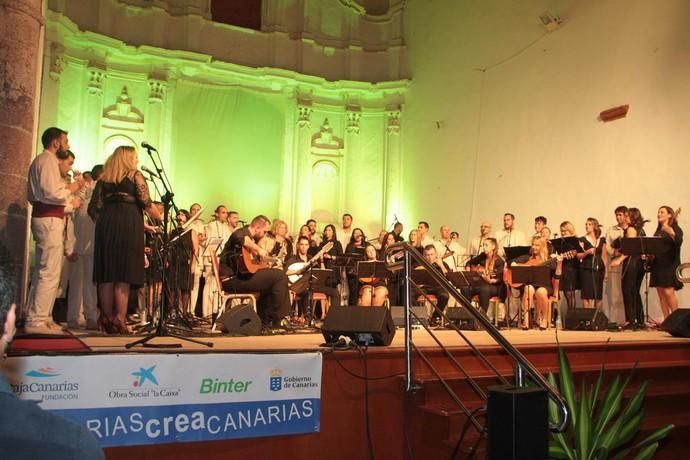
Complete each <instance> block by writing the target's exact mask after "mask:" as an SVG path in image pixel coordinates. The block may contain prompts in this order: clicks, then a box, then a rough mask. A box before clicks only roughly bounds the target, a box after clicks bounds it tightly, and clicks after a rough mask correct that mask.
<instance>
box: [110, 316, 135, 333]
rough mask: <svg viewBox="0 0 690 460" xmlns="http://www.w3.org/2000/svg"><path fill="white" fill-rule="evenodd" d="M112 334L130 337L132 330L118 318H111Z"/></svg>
mask: <svg viewBox="0 0 690 460" xmlns="http://www.w3.org/2000/svg"><path fill="white" fill-rule="evenodd" d="M112 325H113V332H112V333H113V334H122V335H132V329H131V328H130V327H129V326H127V323H125V322H124V321H123V320H121V319H120V318H113V321H112Z"/></svg>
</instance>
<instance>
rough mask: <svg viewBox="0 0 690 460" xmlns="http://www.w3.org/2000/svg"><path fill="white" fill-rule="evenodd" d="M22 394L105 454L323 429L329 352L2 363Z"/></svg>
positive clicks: (43, 358)
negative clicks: (82, 432)
mask: <svg viewBox="0 0 690 460" xmlns="http://www.w3.org/2000/svg"><path fill="white" fill-rule="evenodd" d="M2 366H3V367H4V368H5V371H6V374H7V375H8V378H9V381H10V383H11V385H12V389H13V390H14V392H15V394H16V395H17V396H18V397H20V398H22V399H26V400H35V401H40V406H41V407H42V408H43V409H46V410H50V411H53V412H55V413H57V414H60V415H62V416H64V417H66V418H69V419H72V420H74V421H76V422H78V423H80V424H82V425H84V426H85V427H87V428H88V429H89V430H90V431H91V432H92V433H93V434H94V435H95V436H96V438H97V439H98V440H99V441H100V443H101V445H102V446H103V447H111V446H129V445H140V444H163V443H170V442H178V441H179V442H189V441H216V440H221V439H237V438H250V437H258V436H276V435H287V434H300V433H314V432H318V431H319V426H320V425H319V421H320V403H321V400H320V398H321V367H322V358H321V354H320V353H305V354H272V355H267V354H204V355H194V354H184V355H172V354H170V355H168V354H166V355H148V354H136V355H89V356H53V357H51V356H30V357H15V358H8V359H6V360H4V361H3V362H2Z"/></svg>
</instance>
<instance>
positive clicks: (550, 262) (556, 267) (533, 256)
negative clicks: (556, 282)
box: [504, 236, 563, 330]
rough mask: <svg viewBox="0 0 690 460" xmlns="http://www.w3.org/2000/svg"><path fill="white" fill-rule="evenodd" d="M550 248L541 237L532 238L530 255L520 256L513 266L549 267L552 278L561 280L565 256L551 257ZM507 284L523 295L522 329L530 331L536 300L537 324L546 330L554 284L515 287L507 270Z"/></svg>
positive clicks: (505, 275)
mask: <svg viewBox="0 0 690 460" xmlns="http://www.w3.org/2000/svg"><path fill="white" fill-rule="evenodd" d="M548 251H549V250H548V246H547V244H546V240H545V239H544V238H542V237H540V236H535V237H533V238H532V245H531V247H530V252H529V254H525V255H524V256H520V257H518V258H517V259H515V260H514V261H513V262H512V264H511V266H516V265H517V266H520V265H522V266H532V267H538V266H547V267H549V268H550V269H551V278H552V279H560V277H561V270H562V263H563V256H556V258H553V257H550V256H549V252H548ZM504 278H505V279H506V282H507V283H508V284H510V285H511V286H512V287H513V288H516V289H517V288H519V289H520V290H521V293H522V315H523V316H522V329H523V330H527V329H529V307H530V304H531V303H532V300H533V299H534V304H535V307H536V312H537V322H538V324H539V329H541V330H544V329H546V322H547V321H549V319H550V318H548V311H549V296H551V295H553V294H554V292H553V284H552V283H549V284H548V285H545V286H542V285H531V284H529V285H527V286H520V285H515V284H513V282H512V276H510V271H509V270H507V271H506V273H505V274H504Z"/></svg>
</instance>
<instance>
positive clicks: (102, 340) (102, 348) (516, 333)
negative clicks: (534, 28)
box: [38, 329, 690, 353]
mask: <svg viewBox="0 0 690 460" xmlns="http://www.w3.org/2000/svg"><path fill="white" fill-rule="evenodd" d="M501 332H502V333H503V335H504V336H505V337H506V338H507V339H508V340H509V341H510V342H511V343H512V344H513V345H515V346H516V347H517V348H520V347H523V346H530V348H531V347H535V346H536V347H538V346H539V345H545V346H548V347H551V346H553V345H555V344H556V343H557V341H558V342H560V343H561V344H564V345H571V346H572V345H578V344H581V345H585V344H588V345H595V344H603V343H606V342H610V343H612V344H614V343H615V344H617V345H623V344H638V345H639V344H640V343H649V344H650V346H653V345H654V344H655V343H658V344H661V343H664V344H669V343H670V342H680V343H682V342H686V343H688V344H690V339H686V338H676V337H673V336H671V335H670V334H668V333H667V332H664V331H660V330H644V331H621V332H609V331H567V330H560V331H556V329H550V330H546V331H539V330H529V331H522V330H518V329H510V330H503V331H501ZM73 334H74V336H75V337H78V338H79V339H80V340H81V341H82V342H83V343H84V344H85V345H87V346H88V347H89V348H90V349H91V351H92V352H95V353H131V352H143V353H166V352H172V353H180V352H182V353H184V352H192V353H199V352H209V353H214V352H225V353H227V352H236V353H242V352H250V353H252V352H260V353H262V352H264V353H265V352H280V353H286V352H302V351H315V350H319V349H322V348H324V347H325V344H324V338H323V336H322V335H321V334H320V333H318V332H292V333H286V334H282V335H272V336H254V337H232V336H228V335H221V334H218V335H215V336H210V335H201V336H199V335H195V336H190V337H191V338H194V339H197V340H201V341H207V342H211V343H213V347H206V346H203V345H198V344H195V343H192V342H189V341H186V340H180V339H178V338H175V337H155V338H154V339H153V340H152V341H151V343H153V344H180V345H181V347H180V348H167V349H166V348H149V347H142V346H136V347H133V348H129V349H126V348H125V345H126V344H128V343H130V342H132V341H134V340H136V339H137V338H139V337H141V336H138V335H133V336H119V335H100V334H86V333H84V331H73ZM434 334H436V336H437V337H438V338H439V340H440V341H441V342H442V343H443V344H444V345H445V346H447V347H451V348H456V347H458V348H463V347H467V345H466V344H465V343H464V341H463V340H462V339H461V338H460V337H459V336H458V334H457V333H456V332H455V331H452V330H435V331H434ZM463 334H465V335H466V336H467V337H468V338H469V340H470V341H471V342H472V343H473V344H475V345H476V346H478V347H494V346H496V343H495V342H494V341H493V339H492V338H491V337H490V336H489V335H488V334H487V333H486V332H484V331H463ZM412 336H413V340H414V342H415V344H416V345H417V346H418V347H421V348H437V347H438V346H437V344H436V342H435V341H434V340H433V338H432V337H431V336H430V335H429V334H428V333H427V332H426V331H425V330H424V329H415V330H413V332H412ZM403 347H404V330H403V329H397V331H396V334H395V337H394V339H393V342H392V343H391V345H390V346H388V347H372V350H371V351H374V350H373V348H376V349H377V351H384V350H387V351H395V352H400V351H401V349H402V348H403ZM38 352H39V353H40V351H38Z"/></svg>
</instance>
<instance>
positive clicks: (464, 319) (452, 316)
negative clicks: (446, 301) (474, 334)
mask: <svg viewBox="0 0 690 460" xmlns="http://www.w3.org/2000/svg"><path fill="white" fill-rule="evenodd" d="M444 313H445V314H446V317H447V318H448V321H451V322H453V323H455V324H456V325H457V327H458V328H459V329H464V330H472V331H473V330H476V329H477V324H476V322H475V320H474V316H472V313H470V312H469V311H467V308H466V307H447V308H446V310H445V312H444Z"/></svg>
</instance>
